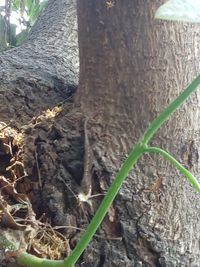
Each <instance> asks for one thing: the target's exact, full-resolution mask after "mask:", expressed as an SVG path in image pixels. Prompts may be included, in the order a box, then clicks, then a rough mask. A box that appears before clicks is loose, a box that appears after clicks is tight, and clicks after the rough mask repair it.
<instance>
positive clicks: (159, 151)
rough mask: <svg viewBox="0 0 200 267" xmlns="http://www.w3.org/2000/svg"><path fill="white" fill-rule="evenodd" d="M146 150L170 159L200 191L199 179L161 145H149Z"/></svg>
mask: <svg viewBox="0 0 200 267" xmlns="http://www.w3.org/2000/svg"><path fill="white" fill-rule="evenodd" d="M145 152H153V153H157V154H160V155H162V156H163V157H164V158H165V159H167V160H169V161H170V162H171V163H172V164H173V165H174V166H175V167H176V168H177V169H178V170H179V171H180V172H181V173H182V174H183V175H185V176H186V178H187V179H188V181H189V182H190V183H191V184H192V186H193V187H194V188H195V189H196V190H197V191H198V192H199V193H200V184H199V182H198V181H197V179H196V178H195V177H194V176H193V175H192V173H191V172H189V171H188V170H187V169H186V168H185V167H183V165H181V164H180V163H179V162H178V161H177V160H176V159H175V158H174V157H173V156H172V155H170V154H169V153H168V152H167V151H165V150H163V149H161V148H159V147H147V148H146V149H145Z"/></svg>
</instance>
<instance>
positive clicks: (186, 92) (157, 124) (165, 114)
mask: <svg viewBox="0 0 200 267" xmlns="http://www.w3.org/2000/svg"><path fill="white" fill-rule="evenodd" d="M199 85H200V75H198V76H197V78H196V79H194V80H193V81H192V83H191V84H190V85H189V86H188V87H187V88H186V89H185V90H184V91H183V92H182V93H181V94H180V95H179V96H178V97H177V98H176V99H175V100H174V101H173V102H172V103H171V104H169V106H168V107H166V108H165V110H164V111H163V112H161V113H160V115H159V116H158V117H157V118H156V119H155V120H153V122H152V123H151V125H150V126H149V128H148V129H147V130H146V131H145V133H144V135H143V137H142V143H143V144H146V145H147V144H148V142H149V141H150V140H151V139H152V137H153V135H154V134H155V133H156V132H157V130H158V129H159V128H160V127H161V125H162V124H163V123H164V122H165V121H166V120H167V119H168V118H169V117H170V116H171V114H172V113H173V112H174V111H175V110H176V109H178V108H179V107H180V106H181V105H182V104H183V103H184V102H185V100H186V99H187V98H188V97H189V95H191V94H192V93H193V92H194V91H195V90H196V89H197V87H198V86H199Z"/></svg>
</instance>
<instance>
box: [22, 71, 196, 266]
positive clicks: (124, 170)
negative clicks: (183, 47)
mask: <svg viewBox="0 0 200 267" xmlns="http://www.w3.org/2000/svg"><path fill="white" fill-rule="evenodd" d="M199 85H200V75H199V76H198V77H197V78H196V79H195V80H193V82H192V83H191V84H190V85H189V86H188V87H187V88H186V89H185V90H184V91H183V92H182V93H181V94H180V96H178V97H177V98H176V99H175V100H174V101H173V102H172V103H171V104H170V105H169V106H168V107H167V108H166V109H165V110H164V111H163V112H162V113H161V114H160V115H159V116H158V117H157V118H156V119H155V120H154V121H153V122H152V123H151V125H150V126H149V128H148V129H147V131H146V132H145V133H144V135H143V137H142V138H141V140H140V142H139V143H138V144H136V146H135V148H134V149H133V150H132V151H131V153H130V155H129V156H128V158H127V159H126V161H125V162H124V164H123V165H122V167H121V169H120V171H119V172H118V174H117V176H116V178H115V180H114V181H113V183H112V185H111V187H110V188H109V190H108V192H107V194H106V196H105V197H104V199H103V201H102V203H101V205H100V206H99V208H98V210H97V212H96V214H95V215H94V217H93V219H92V221H91V223H90V224H89V226H88V227H87V229H86V231H85V233H84V234H83V236H82V237H81V239H80V241H79V242H78V244H77V245H76V247H75V249H74V250H73V251H72V253H71V255H70V256H69V257H68V258H66V259H65V260H64V261H51V260H45V259H39V258H37V257H34V256H32V255H29V254H26V253H25V254H22V255H21V256H19V258H18V263H20V264H22V265H26V266H29V267H40V266H43V267H73V266H74V265H75V263H76V262H77V260H78V259H79V257H80V256H81V254H82V253H83V251H84V250H85V248H86V247H87V245H88V243H89V242H90V240H91V239H92V237H93V235H94V234H95V232H96V230H97V229H98V227H99V225H100V224H101V222H102V220H103V219H104V217H105V215H106V213H107V211H108V209H109V207H110V206H111V204H112V202H113V200H114V198H115V196H116V195H117V193H118V191H119V189H120V188H121V186H122V183H123V181H124V179H125V178H126V176H127V175H128V173H129V172H130V170H131V169H132V168H133V166H134V164H135V163H136V162H137V160H138V159H139V158H140V157H141V155H142V154H143V153H146V152H154V153H159V154H161V155H162V156H164V157H165V158H166V159H168V160H169V161H170V162H172V163H173V164H174V165H175V166H176V167H177V168H178V169H179V170H180V171H181V172H182V173H183V174H184V175H185V176H186V177H187V178H188V180H189V181H190V183H191V184H192V185H193V186H194V187H195V188H196V189H197V190H198V192H200V185H199V183H198V181H197V180H196V178H195V177H194V176H193V175H192V174H191V173H190V172H189V171H188V170H187V169H186V168H184V167H183V166H182V165H181V164H180V163H179V162H178V161H177V160H176V159H175V158H173V157H172V156H171V155H170V154H169V153H167V152H166V151H164V150H162V149H160V148H156V147H147V144H148V142H149V141H150V140H151V138H152V137H153V135H154V134H155V133H156V132H157V130H158V129H159V128H160V127H161V125H162V124H163V123H164V122H165V121H166V120H167V119H168V118H169V116H170V115H171V114H172V113H173V112H174V111H175V110H176V109H177V108H178V107H180V106H181V105H182V104H183V102H184V101H185V100H186V99H187V98H188V97H189V95H190V94H191V93H192V92H194V91H195V90H196V89H197V87H198V86H199Z"/></svg>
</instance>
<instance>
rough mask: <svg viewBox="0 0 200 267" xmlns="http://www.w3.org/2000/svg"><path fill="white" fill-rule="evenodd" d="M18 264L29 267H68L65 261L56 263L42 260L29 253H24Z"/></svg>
mask: <svg viewBox="0 0 200 267" xmlns="http://www.w3.org/2000/svg"><path fill="white" fill-rule="evenodd" d="M17 264H19V265H22V266H29V267H39V266H40V267H66V266H67V265H66V264H65V262H64V260H60V261H58V260H57V261H55V260H48V259H41V258H38V257H35V256H33V255H31V254H28V253H22V254H21V255H20V256H19V257H18V259H17Z"/></svg>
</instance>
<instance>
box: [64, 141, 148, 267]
mask: <svg viewBox="0 0 200 267" xmlns="http://www.w3.org/2000/svg"><path fill="white" fill-rule="evenodd" d="M144 151H145V148H144V147H143V145H142V144H137V145H136V146H135V148H134V149H133V150H132V151H131V153H130V155H129V156H128V158H127V159H126V161H125V162H124V164H123V165H122V167H121V169H120V170H119V172H118V174H117V176H116V178H115V180H114V181H113V183H112V185H111V186H110V188H109V190H108V192H107V194H106V196H105V197H104V199H103V201H102V202H101V204H100V206H99V208H98V210H97V211H96V213H95V215H94V217H93V219H92V221H91V222H90V224H89V225H88V227H87V229H86V231H85V233H84V234H83V236H82V237H81V239H80V241H79V242H78V244H77V245H76V247H75V249H74V250H73V251H72V253H71V255H70V256H69V257H68V258H67V259H66V260H65V263H66V267H68V266H70V267H71V266H74V264H75V263H76V262H77V260H78V259H79V257H80V256H81V254H82V253H83V251H84V250H85V248H86V246H87V245H88V243H89V242H90V240H91V239H92V237H93V235H94V234H95V232H96V231H97V229H98V227H99V225H100V224H101V222H102V221H103V219H104V217H105V215H106V213H107V211H108V209H109V208H110V206H111V204H112V202H113V200H114V198H115V196H116V195H117V193H118V191H119V189H120V188H121V186H122V183H123V181H124V179H125V178H126V177H127V175H128V173H129V172H130V170H131V169H132V168H133V165H134V164H135V163H136V162H137V160H138V159H139V158H140V156H141V155H142V154H143V153H144Z"/></svg>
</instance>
